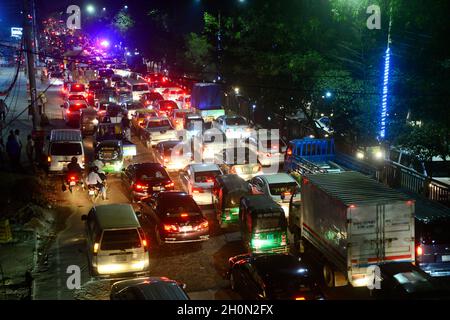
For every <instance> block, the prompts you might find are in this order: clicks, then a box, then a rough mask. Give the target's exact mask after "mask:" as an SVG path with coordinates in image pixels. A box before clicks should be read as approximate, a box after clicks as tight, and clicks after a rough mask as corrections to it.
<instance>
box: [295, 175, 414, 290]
mask: <svg viewBox="0 0 450 320" xmlns="http://www.w3.org/2000/svg"><path fill="white" fill-rule="evenodd" d="M300 193H301V201H299V202H294V199H295V198H294V196H295V194H294V195H293V197H292V198H291V202H290V210H291V211H290V214H289V231H290V236H291V239H292V242H291V243H293V244H294V248H295V249H297V250H300V251H301V252H305V254H306V255H307V256H310V257H312V258H315V260H316V261H317V262H319V266H320V267H321V268H322V270H323V278H324V282H325V284H326V285H327V286H329V287H334V286H343V285H347V284H348V283H350V284H351V285H353V286H354V287H360V286H367V285H369V284H373V282H371V281H373V275H374V274H375V275H376V268H375V266H376V265H378V264H382V263H385V262H400V261H402V262H405V261H406V262H414V261H415V245H414V208H415V202H414V200H413V199H411V198H410V197H408V196H406V195H404V194H403V193H400V192H398V191H396V190H393V189H390V188H389V187H386V186H384V185H383V184H381V183H379V182H377V181H375V180H373V179H371V178H369V177H366V176H364V175H362V174H360V173H358V172H354V171H344V172H341V173H323V174H307V175H303V176H302V178H301V191H300ZM369 266H373V267H370V268H369ZM371 272H372V273H371Z"/></svg>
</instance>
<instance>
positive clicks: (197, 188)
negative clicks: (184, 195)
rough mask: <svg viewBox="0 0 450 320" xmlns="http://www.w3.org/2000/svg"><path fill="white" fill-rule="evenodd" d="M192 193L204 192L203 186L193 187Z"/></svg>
mask: <svg viewBox="0 0 450 320" xmlns="http://www.w3.org/2000/svg"><path fill="white" fill-rule="evenodd" d="M192 193H203V188H200V187H192Z"/></svg>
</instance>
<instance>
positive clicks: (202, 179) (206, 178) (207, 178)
mask: <svg viewBox="0 0 450 320" xmlns="http://www.w3.org/2000/svg"><path fill="white" fill-rule="evenodd" d="M218 175H220V171H218V170H215V171H203V172H196V173H195V182H198V183H206V182H214V179H215V178H216V177H217V176H218Z"/></svg>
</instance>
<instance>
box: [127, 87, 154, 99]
mask: <svg viewBox="0 0 450 320" xmlns="http://www.w3.org/2000/svg"><path fill="white" fill-rule="evenodd" d="M128 85H129V88H130V90H131V94H132V96H133V101H139V100H140V99H141V96H142V95H143V94H144V93H150V87H149V85H148V83H147V82H136V83H131V82H128Z"/></svg>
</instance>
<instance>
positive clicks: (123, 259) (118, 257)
mask: <svg viewBox="0 0 450 320" xmlns="http://www.w3.org/2000/svg"><path fill="white" fill-rule="evenodd" d="M126 261H127V256H124V255H121V256H116V262H126Z"/></svg>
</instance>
